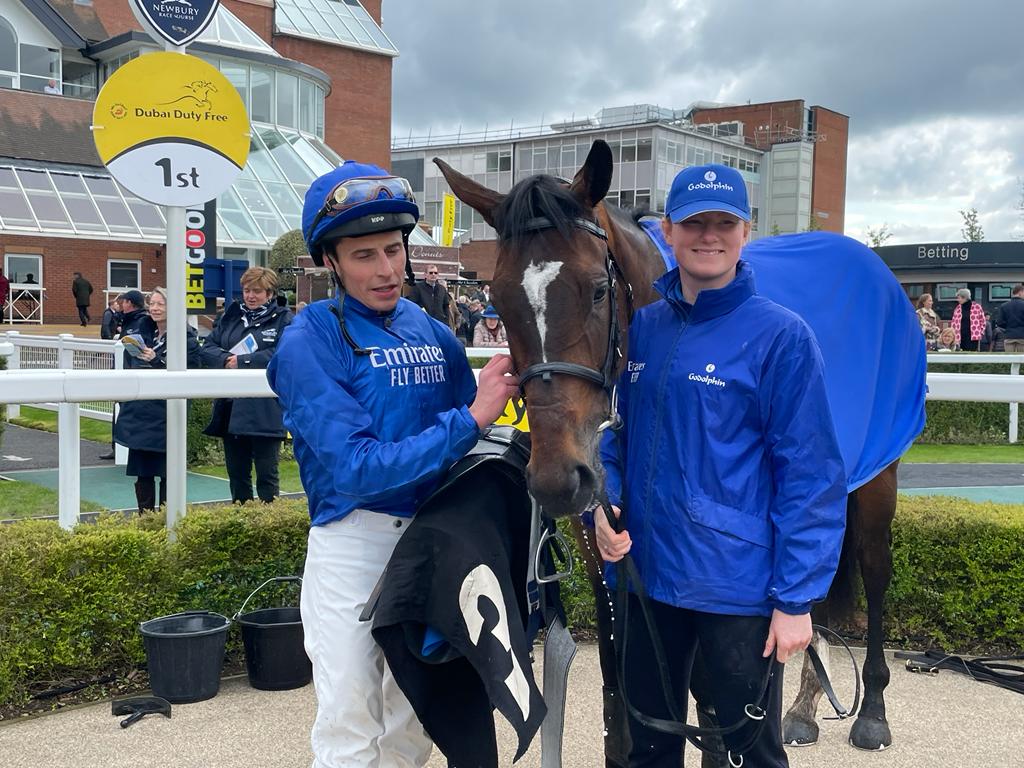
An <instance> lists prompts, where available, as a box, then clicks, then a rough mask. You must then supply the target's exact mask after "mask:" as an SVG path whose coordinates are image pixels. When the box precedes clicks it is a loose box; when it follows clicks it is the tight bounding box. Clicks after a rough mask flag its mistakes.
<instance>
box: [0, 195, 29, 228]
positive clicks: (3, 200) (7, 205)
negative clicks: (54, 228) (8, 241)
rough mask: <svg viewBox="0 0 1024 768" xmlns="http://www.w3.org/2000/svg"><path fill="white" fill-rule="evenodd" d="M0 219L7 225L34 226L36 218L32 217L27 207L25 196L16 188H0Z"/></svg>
mask: <svg viewBox="0 0 1024 768" xmlns="http://www.w3.org/2000/svg"><path fill="white" fill-rule="evenodd" d="M0 220H3V222H4V224H7V225H8V226H15V227H34V226H36V220H35V219H34V218H32V209H31V208H29V207H28V202H27V201H26V200H25V196H24V195H23V194H22V193H21V191H20V190H17V189H0Z"/></svg>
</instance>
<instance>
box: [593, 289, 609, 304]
mask: <svg viewBox="0 0 1024 768" xmlns="http://www.w3.org/2000/svg"><path fill="white" fill-rule="evenodd" d="M607 295H608V286H606V285H602V286H601V287H600V288H598V289H597V290H596V291H594V303H595V304H597V303H598V302H599V301H603V300H604V297H605V296H607Z"/></svg>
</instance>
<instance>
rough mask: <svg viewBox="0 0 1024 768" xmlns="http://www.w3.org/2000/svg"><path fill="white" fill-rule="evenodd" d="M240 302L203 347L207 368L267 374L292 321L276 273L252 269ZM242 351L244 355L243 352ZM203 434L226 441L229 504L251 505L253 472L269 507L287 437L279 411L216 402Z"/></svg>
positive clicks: (261, 402) (256, 403)
mask: <svg viewBox="0 0 1024 768" xmlns="http://www.w3.org/2000/svg"><path fill="white" fill-rule="evenodd" d="M241 284H242V301H236V302H234V303H232V304H231V305H230V306H229V307H228V308H227V309H226V310H224V313H223V314H222V315H220V316H219V317H218V318H217V321H216V322H215V323H214V325H213V331H211V332H210V335H209V336H207V337H206V339H205V341H204V343H203V347H202V359H203V366H204V367H206V368H235V369H243V370H244V369H250V370H251V369H254V368H266V367H267V366H268V365H269V364H270V359H271V358H272V357H273V356H274V353H275V352H276V351H277V344H278V342H279V341H280V340H281V336H282V335H283V334H284V329H285V328H287V327H288V326H289V325H290V324H291V322H292V318H293V315H292V313H291V310H289V309H288V307H287V306H282V305H281V304H279V303H278V302H277V300H276V298H275V296H276V295H277V288H278V281H277V273H276V272H274V270H272V269H267V268H265V267H250V268H249V269H247V270H246V271H245V272H244V273H243V275H242V278H241ZM243 348H244V349H243ZM204 432H205V434H207V435H211V436H213V437H220V438H223V440H224V463H225V465H226V466H227V470H228V480H229V481H230V483H231V500H232V501H234V502H235V503H238V504H242V503H245V502H246V501H251V500H252V470H253V466H254V465H255V468H256V493H257V494H258V495H259V498H260V501H263V502H267V503H269V502H271V501H273V500H274V499H275V498H276V497H277V495H278V494H279V493H280V487H279V481H278V472H277V466H278V457H279V455H280V451H281V441H282V440H284V438H285V436H286V434H287V433H286V432H285V428H284V422H283V421H282V417H281V406H280V404H279V403H278V401H277V400H276V399H271V398H264V397H260V398H240V399H238V400H215V401H214V403H213V413H212V414H211V418H210V423H209V424H208V425H207V427H206V429H205V430H204Z"/></svg>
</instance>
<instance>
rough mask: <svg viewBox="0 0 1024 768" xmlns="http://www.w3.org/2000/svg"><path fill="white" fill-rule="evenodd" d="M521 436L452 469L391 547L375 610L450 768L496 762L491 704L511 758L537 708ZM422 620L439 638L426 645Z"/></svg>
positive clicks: (499, 440) (540, 714)
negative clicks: (437, 643) (508, 733)
mask: <svg viewBox="0 0 1024 768" xmlns="http://www.w3.org/2000/svg"><path fill="white" fill-rule="evenodd" d="M512 432H513V433H514V430H513V431H512ZM528 439H529V438H528V436H522V433H514V434H511V435H509V434H508V433H507V432H504V431H500V432H498V431H496V432H495V433H494V434H492V435H491V436H489V437H488V436H485V438H484V439H482V440H481V442H480V444H479V445H478V446H477V448H475V449H474V450H473V451H471V452H470V454H469V455H468V456H467V457H466V458H464V459H462V460H461V461H460V462H458V463H457V464H456V465H455V466H454V467H453V468H452V470H451V472H449V475H448V478H447V479H446V480H445V482H444V483H443V484H442V486H441V488H440V489H439V490H438V491H437V492H435V493H434V494H433V495H432V496H431V498H430V499H429V500H428V501H427V502H426V503H425V504H424V505H423V506H422V507H421V508H420V509H419V510H418V511H417V513H416V518H415V519H414V520H413V522H412V524H411V525H410V526H409V529H408V530H407V531H406V533H405V535H404V536H402V539H401V541H400V542H399V543H398V546H397V547H396V548H395V552H394V554H393V555H392V557H391V560H390V561H389V563H388V566H387V570H386V571H385V575H384V577H383V582H382V585H381V591H380V599H379V601H378V604H377V608H376V612H375V613H374V621H373V630H372V631H373V636H374V639H375V640H376V641H377V644H378V645H379V646H380V647H381V648H382V649H383V651H384V656H385V658H386V659H387V661H388V665H389V667H390V668H391V671H392V673H393V674H394V676H395V679H396V681H397V682H398V685H399V686H400V687H401V689H402V690H403V691H404V692H405V695H406V696H407V697H408V699H409V701H410V703H411V704H412V706H413V709H414V710H415V711H416V714H417V716H418V717H419V719H420V722H421V723H422V724H423V727H424V728H425V729H426V731H427V733H428V734H429V735H430V737H431V738H432V739H433V740H434V743H435V744H436V745H437V747H438V749H440V750H441V752H442V753H444V755H445V757H447V758H448V761H449V765H451V766H458V768H478V767H479V768H484V767H489V766H497V765H498V755H497V744H496V740H495V734H494V717H493V710H494V709H497V710H498V711H499V712H500V713H501V714H502V715H503V716H504V717H505V718H506V719H507V720H508V721H509V723H511V724H512V726H513V727H514V728H515V730H516V733H517V735H518V737H519V745H518V750H517V752H516V756H515V759H517V760H518V759H519V757H521V756H522V754H523V753H524V752H525V751H526V749H527V747H528V746H529V744H530V741H531V740H532V739H533V737H534V735H535V734H536V732H537V730H538V729H539V728H540V725H541V722H542V721H543V719H544V716H545V715H546V713H547V709H546V707H545V705H544V701H543V699H542V698H541V694H540V691H539V690H538V689H537V685H536V683H535V682H534V676H533V669H532V666H531V662H530V644H529V641H528V638H527V632H526V627H527V623H528V620H529V601H528V599H527V594H526V582H527V571H528V568H529V555H530V553H529V547H530V515H531V504H530V497H529V494H528V492H527V489H526V482H525V476H524V474H523V471H524V469H525V465H526V462H527V460H528V458H529V448H528ZM428 626H430V627H431V628H433V629H434V630H436V631H438V632H439V633H440V634H441V635H443V637H444V640H445V641H446V644H442V646H441V647H440V648H437V649H433V650H431V649H425V648H424V637H425V635H426V629H427V627H428Z"/></svg>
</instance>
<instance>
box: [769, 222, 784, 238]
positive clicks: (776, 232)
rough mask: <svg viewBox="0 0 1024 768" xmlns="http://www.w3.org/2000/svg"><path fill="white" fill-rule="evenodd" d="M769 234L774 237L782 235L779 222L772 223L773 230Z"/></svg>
mask: <svg viewBox="0 0 1024 768" xmlns="http://www.w3.org/2000/svg"><path fill="white" fill-rule="evenodd" d="M768 234H770V235H771V236H772V237H775V236H776V235H781V234H782V230H781V229H779V225H778V224H772V231H771V232H769V233H768Z"/></svg>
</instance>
